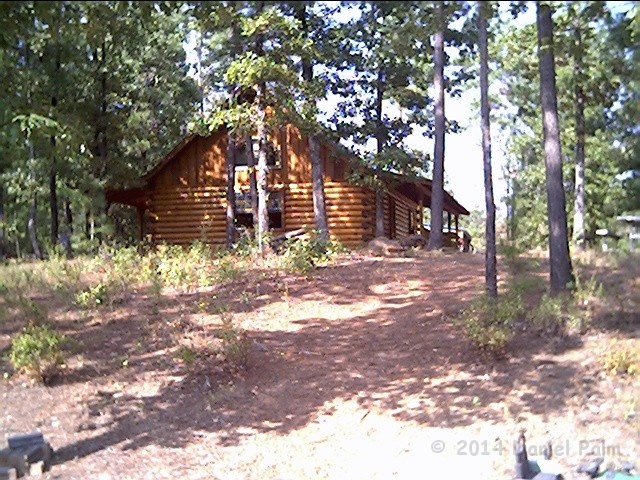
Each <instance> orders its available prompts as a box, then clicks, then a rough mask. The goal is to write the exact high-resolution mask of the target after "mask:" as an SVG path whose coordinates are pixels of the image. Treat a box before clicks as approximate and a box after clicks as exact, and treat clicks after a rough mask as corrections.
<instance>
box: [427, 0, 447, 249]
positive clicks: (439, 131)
mask: <svg viewBox="0 0 640 480" xmlns="http://www.w3.org/2000/svg"><path fill="white" fill-rule="evenodd" d="M436 18H437V22H438V28H437V31H436V34H435V38H434V45H433V86H434V88H435V91H436V99H435V100H436V102H435V143H434V149H433V180H432V187H431V229H430V230H431V231H430V232H429V244H428V248H429V249H430V250H431V249H437V248H441V247H442V211H443V208H444V137H445V116H444V30H445V21H444V5H443V3H442V2H438V3H437V4H436Z"/></svg>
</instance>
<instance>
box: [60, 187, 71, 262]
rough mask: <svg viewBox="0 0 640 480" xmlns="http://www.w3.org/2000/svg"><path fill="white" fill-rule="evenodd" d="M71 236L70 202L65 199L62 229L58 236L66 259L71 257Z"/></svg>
mask: <svg viewBox="0 0 640 480" xmlns="http://www.w3.org/2000/svg"><path fill="white" fill-rule="evenodd" d="M72 235H73V214H72V212H71V202H70V201H69V200H68V199H67V200H65V201H64V228H63V232H62V233H61V234H60V243H61V244H62V246H63V247H64V249H65V252H66V254H67V258H71V257H73V246H72V244H71V236H72Z"/></svg>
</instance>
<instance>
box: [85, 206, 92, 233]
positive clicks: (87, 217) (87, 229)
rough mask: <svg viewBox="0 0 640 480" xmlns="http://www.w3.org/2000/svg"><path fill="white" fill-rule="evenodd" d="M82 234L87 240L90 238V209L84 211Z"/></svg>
mask: <svg viewBox="0 0 640 480" xmlns="http://www.w3.org/2000/svg"><path fill="white" fill-rule="evenodd" d="M84 236H85V238H86V239H87V240H89V239H91V210H86V211H85V212H84Z"/></svg>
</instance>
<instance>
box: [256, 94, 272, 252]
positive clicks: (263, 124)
mask: <svg viewBox="0 0 640 480" xmlns="http://www.w3.org/2000/svg"><path fill="white" fill-rule="evenodd" d="M266 97H267V86H266V84H265V83H264V82H261V83H260V84H259V85H258V95H257V97H256V101H257V104H258V120H257V130H258V142H259V149H258V165H257V166H256V170H257V173H256V183H257V190H258V242H259V245H260V250H261V251H262V252H264V251H265V245H264V242H263V241H264V236H265V235H266V234H267V232H268V231H269V211H268V208H267V174H268V173H269V165H268V164H267V155H268V150H267V149H268V141H269V139H268V133H267V118H266V116H267V102H266V100H267V99H266Z"/></svg>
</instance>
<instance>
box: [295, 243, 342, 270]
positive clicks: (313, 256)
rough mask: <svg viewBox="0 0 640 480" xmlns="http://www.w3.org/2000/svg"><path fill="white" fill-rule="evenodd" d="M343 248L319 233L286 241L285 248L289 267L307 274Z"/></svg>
mask: <svg viewBox="0 0 640 480" xmlns="http://www.w3.org/2000/svg"><path fill="white" fill-rule="evenodd" d="M341 250H342V248H341V246H340V245H339V244H337V243H335V242H332V241H331V240H322V239H321V238H320V236H319V235H317V233H314V234H312V235H311V236H310V237H309V238H302V239H297V238H292V239H290V240H288V241H287V242H285V244H284V249H283V251H284V256H285V258H286V260H287V265H288V267H289V268H290V269H291V270H293V271H295V272H298V273H302V274H305V275H306V274H308V273H310V272H311V271H312V270H313V269H315V268H316V266H317V265H318V264H319V263H321V262H324V261H327V260H329V259H330V258H331V257H333V256H334V255H335V254H336V253H338V252H339V251H341Z"/></svg>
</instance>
